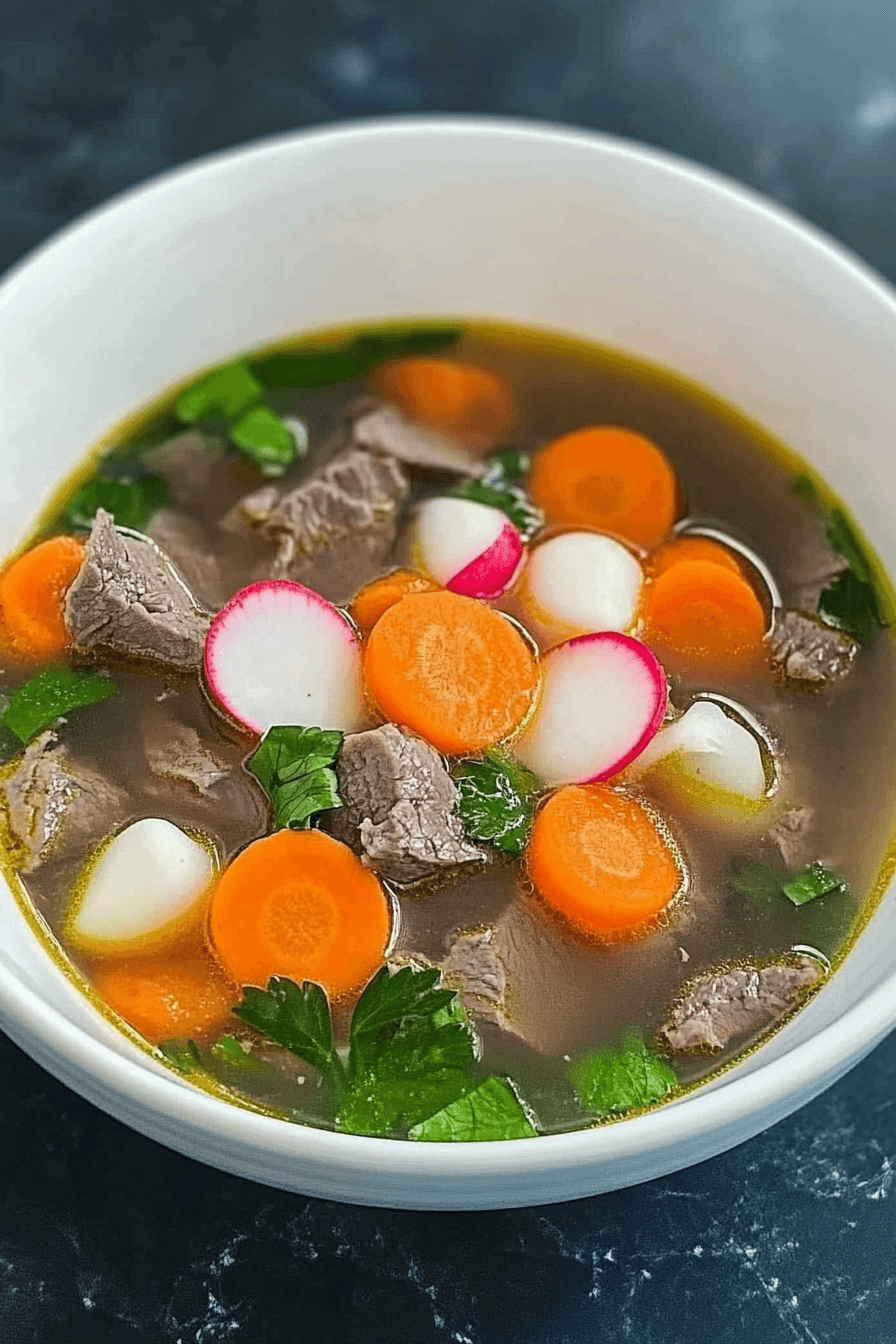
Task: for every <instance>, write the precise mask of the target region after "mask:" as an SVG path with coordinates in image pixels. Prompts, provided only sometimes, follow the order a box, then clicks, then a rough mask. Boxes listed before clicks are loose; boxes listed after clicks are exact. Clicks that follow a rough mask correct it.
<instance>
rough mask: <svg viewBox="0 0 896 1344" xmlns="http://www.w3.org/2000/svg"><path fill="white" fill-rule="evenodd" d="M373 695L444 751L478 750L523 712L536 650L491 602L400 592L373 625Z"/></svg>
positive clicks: (535, 677) (368, 672) (534, 685)
mask: <svg viewBox="0 0 896 1344" xmlns="http://www.w3.org/2000/svg"><path fill="white" fill-rule="evenodd" d="M364 673H365V676H366V678H367V688H368V691H369V692H370V695H371V697H372V698H373V700H374V701H375V703H376V704H377V705H378V707H379V708H380V710H381V711H382V713H383V715H384V716H385V717H386V718H387V719H390V720H391V721H392V722H393V723H401V724H404V725H405V726H406V727H408V728H411V729H413V731H414V732H416V733H419V734H420V736H421V737H423V738H425V739H426V741H427V742H431V743H432V745H433V746H434V747H438V749H439V750H440V751H444V752H446V753H447V754H448V755H449V756H460V755H464V754H465V753H467V752H475V751H482V750H484V749H485V748H486V747H492V746H494V745H495V743H497V742H500V741H502V740H503V739H504V738H505V737H509V736H510V734H511V733H513V732H514V731H515V730H516V729H517V728H519V726H520V724H521V723H522V722H523V721H524V719H525V718H526V717H527V716H528V714H529V711H530V709H531V708H532V705H533V703H534V699H535V694H536V691H537V689H538V683H539V669H538V664H537V662H536V659H535V655H534V653H533V652H532V650H531V649H530V648H529V646H528V644H527V643H526V641H525V640H524V639H523V637H522V635H521V634H520V633H519V631H518V630H517V629H516V627H515V626H513V625H511V624H510V622H509V621H507V620H505V619H504V617H503V616H501V615H499V614H498V612H496V611H493V610H492V609H491V607H486V606H484V605H483V604H482V603H481V602H477V601H476V600H475V599H474V598H472V597H461V596H460V595H459V594H458V593H449V592H439V593H420V594H416V595H414V596H412V597H405V598H402V600H401V601H400V602H398V603H396V605H395V606H394V607H390V608H389V610H388V611H387V612H386V613H385V615H384V616H382V617H381V618H380V619H379V620H378V621H377V623H376V625H375V626H374V627H373V630H372V631H371V634H370V638H369V640H368V642H367V650H366V653H365V656H364Z"/></svg>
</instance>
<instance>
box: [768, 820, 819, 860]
mask: <svg viewBox="0 0 896 1344" xmlns="http://www.w3.org/2000/svg"><path fill="white" fill-rule="evenodd" d="M814 829H815V810H814V808H811V807H792V808H790V810H789V811H788V812H784V813H782V814H781V816H780V817H779V818H778V820H777V821H776V822H775V824H774V826H772V827H770V828H769V830H768V831H767V832H766V836H765V838H766V840H767V841H768V842H769V844H770V845H772V846H773V848H774V849H775V850H776V852H777V853H778V854H779V855H780V856H781V859H782V861H783V863H784V866H785V868H789V869H791V870H793V869H795V868H800V867H802V866H803V865H804V864H806V863H809V862H811V860H812V858H813V857H814V856H813V855H812V854H811V853H810V843H811V838H812V833H813V831H814Z"/></svg>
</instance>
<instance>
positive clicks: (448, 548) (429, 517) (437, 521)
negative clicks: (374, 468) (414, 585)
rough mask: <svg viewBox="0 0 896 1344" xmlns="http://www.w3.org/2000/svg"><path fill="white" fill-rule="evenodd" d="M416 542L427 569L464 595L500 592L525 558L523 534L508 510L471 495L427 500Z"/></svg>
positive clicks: (491, 595) (497, 595)
mask: <svg viewBox="0 0 896 1344" xmlns="http://www.w3.org/2000/svg"><path fill="white" fill-rule="evenodd" d="M416 545H417V553H418V555H419V558H420V563H421V564H422V566H423V568H424V569H425V570H426V571H427V573H429V574H431V575H432V577H433V578H434V579H435V580H436V582H437V583H441V584H442V585H443V586H444V587H445V588H448V589H450V590H451V592H452V593H460V594H462V596H464V597H480V598H488V597H500V595H501V593H503V592H506V591H507V589H508V588H509V587H510V585H511V584H512V583H513V580H514V579H515V578H516V575H517V571H518V570H519V567H520V564H521V562H522V559H523V543H522V539H521V537H520V534H519V532H517V530H516V528H515V527H514V525H513V523H512V522H511V521H510V519H509V518H508V517H507V515H506V513H502V512H501V510H500V509H493V508H491V507H490V506H489V505H488V504H477V503H475V501H473V500H471V499H451V498H450V497H449V498H440V499H428V500H427V501H426V503H425V504H422V505H421V507H420V509H419V510H418V513H417V522H416Z"/></svg>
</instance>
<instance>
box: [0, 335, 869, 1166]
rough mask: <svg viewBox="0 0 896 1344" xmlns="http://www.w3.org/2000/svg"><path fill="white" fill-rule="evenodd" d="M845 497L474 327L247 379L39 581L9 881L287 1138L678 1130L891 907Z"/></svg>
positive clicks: (210, 381) (279, 362) (19, 638)
mask: <svg viewBox="0 0 896 1344" xmlns="http://www.w3.org/2000/svg"><path fill="white" fill-rule="evenodd" d="M887 601H888V599H887V598H886V593H885V589H884V586H883V583H882V580H881V576H880V574H879V572H878V570H877V569H876V567H875V562H874V560H873V558H872V557H871V555H870V553H869V550H868V548H867V546H866V545H865V543H864V542H863V540H862V538H861V537H860V536H859V535H858V534H857V532H856V530H855V528H854V526H853V525H852V524H851V522H850V521H849V519H848V517H847V515H846V514H845V512H844V510H843V509H842V508H841V507H840V506H839V505H838V503H837V501H836V499H835V498H834V497H833V496H832V495H831V493H830V491H829V490H828V489H827V487H826V486H824V485H823V484H821V483H820V482H817V481H816V480H815V479H814V478H813V477H812V476H810V475H809V474H808V473H807V472H806V471H805V469H803V468H801V467H800V465H799V463H797V462H796V460H795V459H794V458H793V457H792V456H791V455H790V454H788V453H787V452H786V450H784V449H782V448H780V446H778V445H776V444H774V443H772V442H771V441H770V440H769V439H767V438H766V437H765V436H764V435H762V434H761V433H760V431H758V430H756V429H755V427H753V426H751V425H749V424H748V423H747V422H745V421H743V420H741V419H740V418H739V417H738V416H736V415H735V413H733V412H732V411H731V410H730V409H729V408H727V407H725V406H723V405H721V404H719V403H716V402H715V401H713V399H712V398H710V397H709V396H707V395H706V394H703V393H701V392H700V391H699V390H697V389H695V388H693V387H691V386H689V385H687V384H685V383H684V382H680V381H678V380H676V379H673V378H672V377H671V376H669V375H666V374H663V373H660V372H659V371H657V370H654V369H651V368H649V367H647V366H643V365H640V364H637V363H636V362H634V361H628V360H625V359H622V358H620V357H619V356H616V355H614V354H612V353H610V352H607V351H602V350H599V349H596V348H591V347H585V346H583V345H581V344H576V343H573V342H566V341H560V340H557V339H554V338H551V339H548V338H547V337H544V336H539V335H537V334H534V333H528V332H522V331H516V330H508V329H499V328H488V327H481V326H475V325H471V326H470V327H468V328H465V329H463V330H461V329H459V328H444V327H436V326H423V327H419V326H415V327H413V328H411V327H407V328H403V327H402V328H397V327H392V328H376V329H362V330H359V331H356V332H353V333H351V334H348V335H346V334H340V335H335V336H334V335H332V334H331V335H328V336H319V337H317V338H315V339H306V340H303V341H301V342H293V343H292V344H289V345H284V346H283V347H282V348H280V349H278V350H276V351H272V352H269V353H266V354H262V355H250V356H247V357H245V358H240V359H236V360H235V361H233V362H232V363H230V364H227V365H225V366H222V367H220V368H216V369H214V370H213V371H211V372H210V373H208V374H206V375H204V376H203V377H201V378H200V379H198V381H195V382H194V383H192V384H191V385H190V386H188V387H186V388H184V389H182V390H181V391H180V392H179V393H178V394H177V395H176V396H169V397H168V398H167V399H165V400H163V401H160V402H159V403H158V404H157V405H155V406H153V407H151V408H150V409H149V410H147V411H146V412H144V413H142V414H141V416H140V418H139V421H136V422H134V423H132V424H131V426H130V427H129V428H128V429H127V430H125V431H122V432H120V433H119V434H117V435H116V437H115V438H114V440H113V441H112V442H111V445H107V446H106V447H105V449H104V450H103V451H102V452H100V453H97V454H95V455H94V456H93V458H92V459H91V460H90V462H89V463H88V464H87V465H86V466H85V467H84V468H83V469H82V470H81V472H80V473H79V477H78V479H77V481H76V482H75V483H74V484H69V485H68V486H67V487H66V488H65V491H64V493H62V494H61V495H60V496H59V501H58V503H57V505H56V506H55V507H54V509H53V510H51V512H50V513H49V514H48V515H47V516H46V517H45V519H44V520H43V522H42V523H41V525H40V527H39V530H38V532H37V533H36V535H35V537H34V540H33V543H32V544H31V545H29V547H28V548H27V549H26V550H25V551H24V552H23V553H21V554H20V555H18V556H17V557H16V558H14V559H13V560H11V561H10V562H9V563H8V564H7V565H6V567H5V569H4V570H3V572H2V574H0V615H2V648H3V660H2V688H0V689H2V693H3V701H2V714H0V747H2V753H3V758H4V761H5V764H3V765H2V771H0V815H2V824H3V827H4V850H5V866H6V871H7V875H8V877H9V879H10V881H11V883H12V884H13V886H14V887H15V889H16V890H17V891H18V892H19V893H20V896H21V899H22V901H23V903H24V904H25V905H26V906H27V909H28V910H29V911H30V916H31V918H32V920H33V922H34V923H35V925H36V926H37V927H39V929H40V930H42V932H43V936H45V937H46V939H47V941H48V945H49V946H51V947H52V948H54V949H55V952H56V954H57V955H60V956H64V957H65V958H66V959H67V961H68V963H69V964H70V966H71V967H73V968H74V972H75V973H76V974H77V975H78V976H79V977H80V978H81V981H82V984H83V986H84V989H85V992H87V993H88V994H90V995H91V997H92V999H93V1001H94V1003H96V1004H97V1006H98V1007H99V1008H100V1009H101V1010H102V1011H104V1012H106V1013H108V1014H110V1015H112V1016H113V1017H114V1019H115V1020H116V1021H117V1022H118V1023H119V1025H121V1026H122V1028H123V1029H124V1030H127V1031H129V1032H130V1033H131V1035H132V1037H133V1038H134V1039H137V1040H139V1041H140V1042H141V1043H142V1044H143V1045H144V1046H145V1048H147V1049H149V1050H151V1051H152V1052H154V1053H155V1054H156V1055H157V1056H158V1057H159V1058H162V1059H165V1060H167V1062H168V1063H169V1064H170V1065H171V1067H173V1068H175V1069H177V1070H179V1071H180V1072H181V1073H183V1074H185V1075H187V1076H188V1077H189V1078H190V1079H191V1080H192V1081H193V1082H195V1083H196V1084H197V1085H198V1086H201V1087H205V1088H207V1089H210V1090H212V1091H214V1092H216V1093H217V1094H218V1095H221V1096H224V1097H226V1098H229V1099H230V1100H232V1101H233V1102H235V1103H237V1104H242V1105H246V1106H251V1107H254V1108H256V1109H261V1110H263V1111H265V1112H266V1113H269V1114H273V1115H277V1116H281V1117H283V1118H284V1119H287V1120H293V1121H300V1122H304V1123H308V1124H313V1125H320V1126H330V1127H336V1128H338V1129H340V1130H343V1131H346V1132H350V1133H357V1134H368V1135H380V1136H384V1137H393V1138H408V1139H410V1140H413V1141H427V1140H428V1141H432V1140H476V1139H512V1138H523V1137H531V1136H534V1135H536V1134H542V1133H549V1132H555V1131H559V1130H567V1129H574V1128H580V1127H583V1126H587V1125H592V1124H597V1123H604V1122H606V1121H608V1120H613V1119H618V1118H620V1117H623V1116H625V1115H628V1114H631V1113H632V1112H637V1111H640V1110H642V1109H644V1108H647V1107H651V1106H655V1105H659V1104H662V1103H664V1102H666V1101H668V1100H671V1099H674V1098H675V1097H677V1096H679V1095H681V1094H682V1092H683V1091H684V1090H686V1089H687V1088H689V1087H692V1086H694V1085H696V1084H697V1083H699V1082H700V1081H701V1080H703V1079H705V1078H706V1077H708V1076H709V1075H711V1074H713V1073H714V1072H715V1071H717V1070H718V1069H719V1068H722V1067H724V1066H726V1065H728V1064H730V1063H731V1062H732V1061H733V1060H735V1059H736V1058H738V1057H739V1056H740V1055H741V1054H742V1053H743V1052H744V1051H745V1050H748V1049H750V1048H752V1047H754V1046H755V1045H756V1043H757V1042H758V1041H760V1040H761V1039H762V1038H763V1036H764V1035H765V1034H766V1033H768V1032H769V1031H770V1030H772V1029H774V1028H775V1027H776V1026H778V1025H779V1024H780V1023H781V1022H782V1021H784V1020H786V1018H787V1017H788V1016H789V1015H791V1014H792V1013H793V1012H794V1011H796V1010H797V1009H798V1008H799V1007H800V1005H801V1004H802V1003H804V1002H805V1000H806V999H807V998H808V997H809V996H810V995H811V994H813V993H814V992H816V991H817V990H818V988H819V987H820V986H821V985H822V984H823V983H824V981H825V979H826V977H827V976H828V975H829V974H830V973H831V969H832V966H834V965H836V962H837V959H838V958H839V957H842V956H843V955H844V954H845V951H846V949H847V948H848V946H849V943H850V940H851V938H853V937H854V936H855V934H856V932H857V930H858V928H859V927H860V925H861V923H862V921H863V919H864V918H866V917H867V914H868V912H869V911H870V909H871V908H872V906H873V903H874V900H875V898H876V896H877V894H878V892H879V890H880V888H881V883H882V875H883V872H884V869H885V868H886V866H887V858H886V856H887V845H888V842H889V826H890V818H891V816H892V814H893V808H894V801H896V800H894V794H896V779H894V773H893V771H892V769H891V768H890V765H889V762H890V761H891V759H893V756H894V748H896V741H894V739H896V715H894V713H893V708H894V697H896V658H894V649H893V643H892V641H891V639H890V638H889V636H888V635H887V634H886V633H884V631H883V627H884V625H885V624H886V622H887Z"/></svg>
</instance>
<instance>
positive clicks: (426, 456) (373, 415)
mask: <svg viewBox="0 0 896 1344" xmlns="http://www.w3.org/2000/svg"><path fill="white" fill-rule="evenodd" d="M350 433H351V442H352V445H353V446H354V447H356V448H366V449H367V451H368V452H374V453H385V454H387V455H389V456H391V457H396V458H398V460H399V462H404V463H406V465H407V466H409V467H423V468H424V469H425V470H427V471H440V472H445V473H447V474H452V475H457V476H476V475H479V474H480V473H481V471H482V468H481V466H480V464H479V463H478V462H477V461H476V459H475V458H474V457H473V456H471V454H470V453H468V452H467V451H466V450H465V449H463V448H461V447H460V445H459V444H457V443H455V442H454V440H453V439H449V438H446V437H445V436H444V435H442V434H437V433H436V432H435V430H432V429H427V427H426V426H425V425H417V424H414V422H413V420H408V418H407V417H406V416H404V415H402V413H401V411H399V410H398V409H397V408H396V407H395V406H379V405H376V404H375V403H374V404H370V403H367V404H362V406H361V407H360V408H359V413H358V414H357V415H356V417H355V418H354V419H353V420H352V422H351V429H350Z"/></svg>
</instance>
